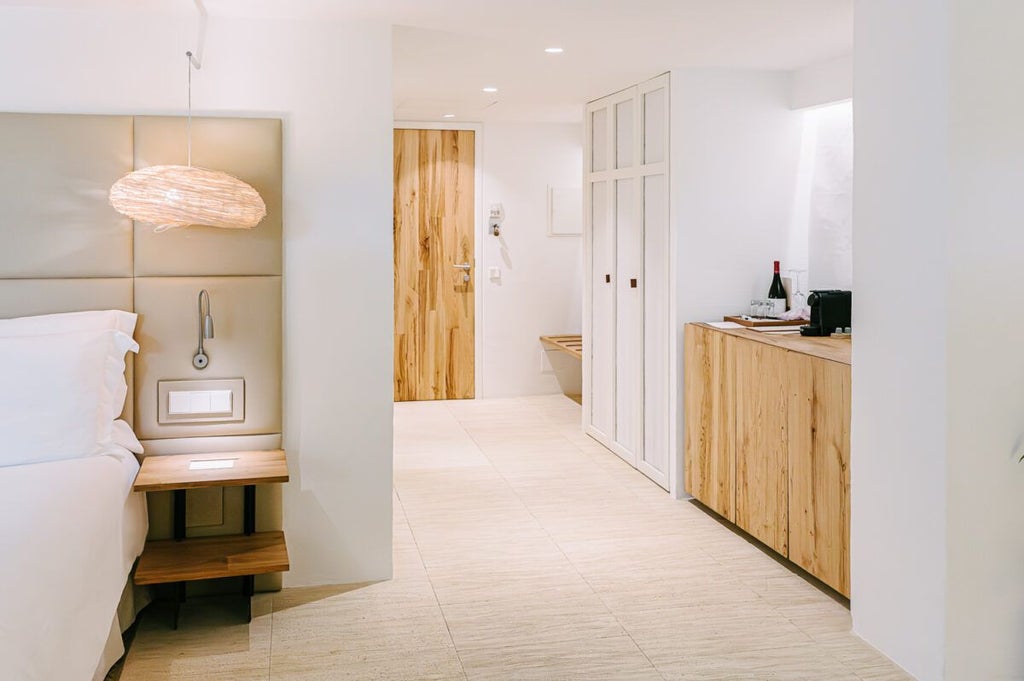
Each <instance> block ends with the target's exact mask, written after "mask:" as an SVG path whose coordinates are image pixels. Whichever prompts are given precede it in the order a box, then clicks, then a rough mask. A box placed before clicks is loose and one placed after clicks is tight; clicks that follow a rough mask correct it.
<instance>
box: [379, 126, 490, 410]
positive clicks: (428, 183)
mask: <svg viewBox="0 0 1024 681" xmlns="http://www.w3.org/2000/svg"><path fill="white" fill-rule="evenodd" d="M474 145H475V139H474V134H473V132H472V131H470V130H395V137H394V154H395V167H394V170H395V206H394V208H395V224H394V234H395V400H396V401H407V400H448V399H466V398H472V397H473V395H474V382H475V367H474V347H475V343H474V270H475V265H474V260H473V222H474V220H473V216H474V213H475V211H474V186H473V184H474V172H475V169H474V158H475V148H474Z"/></svg>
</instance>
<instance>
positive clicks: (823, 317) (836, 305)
mask: <svg viewBox="0 0 1024 681" xmlns="http://www.w3.org/2000/svg"><path fill="white" fill-rule="evenodd" d="M807 304H808V305H810V306H811V323H810V324H809V325H807V326H801V327H800V335H801V336H831V335H832V334H833V333H835V330H836V329H845V328H846V327H848V326H850V307H851V304H852V295H851V293H850V292H849V291H834V290H833V291H811V295H809V296H807Z"/></svg>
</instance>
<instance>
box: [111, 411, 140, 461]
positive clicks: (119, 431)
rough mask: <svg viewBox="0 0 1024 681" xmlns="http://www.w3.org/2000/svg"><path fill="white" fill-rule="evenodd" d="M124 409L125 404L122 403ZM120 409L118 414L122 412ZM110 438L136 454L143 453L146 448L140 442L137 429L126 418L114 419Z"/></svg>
mask: <svg viewBox="0 0 1024 681" xmlns="http://www.w3.org/2000/svg"><path fill="white" fill-rule="evenodd" d="M123 409H124V405H121V410H123ZM121 410H118V412H117V413H118V414H120V413H121ZM110 439H111V440H113V441H114V444H116V445H120V446H122V447H124V448H125V449H127V450H128V451H129V452H135V453H136V454H142V453H143V452H144V451H146V450H145V449H143V448H142V443H141V442H139V438H138V436H136V435H135V431H134V430H132V427H131V426H129V425H128V422H127V421H125V420H124V419H117V420H116V421H114V425H113V428H111V431H110Z"/></svg>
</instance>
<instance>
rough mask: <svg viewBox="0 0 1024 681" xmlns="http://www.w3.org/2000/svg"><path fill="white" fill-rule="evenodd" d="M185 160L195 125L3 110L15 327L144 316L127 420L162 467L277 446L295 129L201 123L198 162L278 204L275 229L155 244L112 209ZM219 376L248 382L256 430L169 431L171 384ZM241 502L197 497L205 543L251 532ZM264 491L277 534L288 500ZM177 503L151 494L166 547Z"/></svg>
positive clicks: (1, 183) (6, 250)
mask: <svg viewBox="0 0 1024 681" xmlns="http://www.w3.org/2000/svg"><path fill="white" fill-rule="evenodd" d="M185 153H186V137H185V120H184V119H183V118H172V117H155V116H81V115H63V114H54V115H50V114H0V318H8V317H18V316H24V315H32V314H46V313H51V312H69V311H77V310H97V309H111V308H116V309H122V310H132V311H135V312H137V313H138V314H139V325H138V328H137V331H136V334H135V338H136V340H138V342H139V345H140V348H141V349H140V352H139V354H138V356H137V357H136V358H135V361H134V366H133V367H132V366H130V367H129V369H128V371H127V372H126V376H127V377H128V380H129V400H128V404H127V405H126V407H125V417H126V418H127V419H128V420H129V421H130V422H131V423H132V424H133V427H134V429H135V432H136V433H137V434H138V436H139V438H140V439H141V440H142V441H143V444H144V446H145V448H146V455H147V456H148V455H154V454H156V455H159V454H169V453H180V452H194V451H218V450H219V451H229V450H232V449H249V448H274V447H278V446H280V441H281V435H280V434H281V273H282V269H281V268H282V256H281V251H282V249H281V229H282V217H281V121H280V120H277V119H264V118H193V121H192V162H193V164H194V165H197V166H202V167H209V168H213V169H216V170H222V171H225V172H228V173H230V174H232V175H235V176H237V177H239V178H240V179H242V180H244V181H246V182H248V183H249V184H251V185H252V186H253V187H255V188H256V189H257V190H258V191H259V192H260V194H261V195H262V197H263V199H264V201H265V202H266V204H267V217H266V218H265V219H264V220H263V222H262V223H261V224H260V225H258V226H257V227H256V228H255V229H253V230H236V229H232V230H226V229H214V228H208V227H190V228H187V229H182V230H171V231H167V232H163V233H160V234H154V233H153V226H152V225H147V224H143V223H138V224H134V223H133V222H132V221H131V220H130V219H128V218H126V217H124V216H122V215H120V214H119V213H117V212H116V211H115V210H114V209H113V208H111V207H110V205H109V204H108V202H107V193H108V191H109V189H110V186H111V185H112V184H113V183H114V181H115V180H117V179H118V178H119V177H121V176H122V175H124V174H125V173H128V172H130V171H132V170H133V169H136V168H142V167H146V166H151V165H157V164H168V163H172V164H184V163H185ZM201 289H207V290H208V291H209V293H210V302H211V308H212V314H213V317H214V320H215V329H216V333H215V337H214V339H212V340H208V341H206V342H205V345H206V351H207V354H208V355H209V356H210V365H209V367H207V368H206V369H205V370H202V371H199V370H197V369H195V368H193V366H192V356H193V354H194V353H195V351H196V346H197V343H198V319H197V309H196V298H197V295H198V293H199V291H200V290H201ZM220 378H225V379H228V378H230V379H238V378H241V379H244V381H245V409H244V418H243V419H242V420H241V421H232V422H219V423H218V422H214V423H187V424H183V423H177V424H169V423H163V424H161V423H159V422H158V416H157V382H158V381H162V380H189V379H203V380H208V379H220ZM231 494H232V493H231V492H229V498H228V499H224V498H223V497H221V496H220V492H219V490H217V491H214V492H213V493H210V494H207V495H203V494H191V495H190V499H189V506H190V513H191V512H192V511H196V512H195V513H193V514H192V515H194V516H196V517H198V518H199V519H200V520H199V522H200V525H202V523H204V522H205V523H206V525H208V527H206V526H199V527H193V528H192V529H190V532H191V533H193V534H204V533H209V534H221V533H223V532H225V531H226V530H227V531H232V530H231V527H230V526H232V525H234V524H235V523H236V521H237V524H238V528H239V529H240V527H241V520H240V518H237V517H236V516H237V515H240V513H235V512H234V508H235V506H236V504H235V503H234V501H233V500H232V499H230V495H231ZM260 494H261V495H264V496H267V497H269V498H268V499H266V500H265V501H263V502H261V503H260V504H258V505H257V507H258V508H259V509H260V517H259V518H258V519H257V522H258V524H260V525H261V529H277V528H278V527H280V500H279V495H277V494H276V493H275V492H274V491H273V489H270V488H268V489H266V490H263V489H261V491H260ZM204 499H205V501H204ZM266 502H269V503H266ZM204 504H205V507H204ZM163 505H164V502H163V501H161V499H160V497H159V496H151V497H150V507H151V512H150V520H151V525H152V528H151V536H154V537H159V536H169V534H170V523H171V520H170V512H169V502H167V505H168V508H162V506H163ZM237 505H238V507H239V508H240V503H239V504H237ZM193 507H195V508H193ZM218 509H219V515H218ZM203 517H205V518H206V520H205V521H203V520H202V518H203ZM214 520H216V521H218V522H217V523H216V524H214V522H213V521H214ZM226 526H227V527H226Z"/></svg>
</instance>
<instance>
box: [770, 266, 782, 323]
mask: <svg viewBox="0 0 1024 681" xmlns="http://www.w3.org/2000/svg"><path fill="white" fill-rule="evenodd" d="M768 301H769V302H770V303H771V304H772V309H771V312H770V313H769V315H771V316H772V317H775V318H778V317H781V316H782V313H783V312H785V311H786V289H785V288H784V287H783V286H782V277H781V276H779V261H778V260H776V261H775V275H774V276H773V277H772V285H771V287H770V288H769V289H768Z"/></svg>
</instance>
